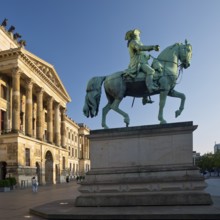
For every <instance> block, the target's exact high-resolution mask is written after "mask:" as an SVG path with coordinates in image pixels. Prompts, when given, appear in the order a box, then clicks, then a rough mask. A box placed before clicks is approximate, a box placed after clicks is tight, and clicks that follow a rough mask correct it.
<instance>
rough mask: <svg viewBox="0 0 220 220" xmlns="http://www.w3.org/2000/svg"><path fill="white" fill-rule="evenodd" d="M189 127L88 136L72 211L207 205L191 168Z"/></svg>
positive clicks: (155, 127)
mask: <svg viewBox="0 0 220 220" xmlns="http://www.w3.org/2000/svg"><path fill="white" fill-rule="evenodd" d="M196 128H197V126H195V125H193V123H192V122H183V123H173V124H165V125H151V126H138V127H130V128H116V129H108V130H94V131H91V134H90V136H89V139H90V159H91V161H92V167H91V170H90V171H89V172H88V174H87V175H86V179H85V181H84V182H83V183H82V184H81V186H80V188H79V191H80V192H81V195H80V196H79V197H77V199H76V203H75V204H76V206H83V207H89V206H148V205H209V204H212V200H211V197H210V195H209V194H207V193H205V192H204V191H203V190H204V189H205V188H206V183H205V182H204V178H203V177H202V176H201V175H200V172H199V170H198V168H197V167H195V166H193V162H192V161H193V160H192V142H193V135H192V134H193V131H194V130H195V129H196Z"/></svg>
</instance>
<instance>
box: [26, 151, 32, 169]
mask: <svg viewBox="0 0 220 220" xmlns="http://www.w3.org/2000/svg"><path fill="white" fill-rule="evenodd" d="M25 165H26V166H30V165H31V160H30V149H29V148H25Z"/></svg>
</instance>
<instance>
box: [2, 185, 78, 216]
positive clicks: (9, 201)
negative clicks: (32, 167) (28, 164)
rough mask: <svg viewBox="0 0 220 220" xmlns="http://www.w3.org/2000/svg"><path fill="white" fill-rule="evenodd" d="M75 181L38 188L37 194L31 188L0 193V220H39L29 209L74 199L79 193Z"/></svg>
mask: <svg viewBox="0 0 220 220" xmlns="http://www.w3.org/2000/svg"><path fill="white" fill-rule="evenodd" d="M78 186H79V185H78V184H77V183H76V182H75V181H71V182H69V183H62V184H57V185H50V186H39V188H38V192H37V193H33V192H32V188H31V187H28V188H26V189H15V190H12V191H10V192H0V220H21V219H22V220H25V219H31V220H32V219H34V220H38V219H41V218H39V217H36V216H32V215H30V214H29V209H30V208H33V207H35V206H38V205H42V204H46V203H49V202H52V201H56V200H62V199H64V198H65V199H73V200H74V199H75V198H76V197H77V196H78V195H79V192H78V190H77V188H78Z"/></svg>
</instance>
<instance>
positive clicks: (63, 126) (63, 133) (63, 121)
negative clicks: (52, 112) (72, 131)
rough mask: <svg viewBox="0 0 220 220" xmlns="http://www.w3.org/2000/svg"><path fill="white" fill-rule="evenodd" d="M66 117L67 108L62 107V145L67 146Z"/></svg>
mask: <svg viewBox="0 0 220 220" xmlns="http://www.w3.org/2000/svg"><path fill="white" fill-rule="evenodd" d="M65 117H66V109H65V108H62V109H61V146H62V147H64V148H66V124H65Z"/></svg>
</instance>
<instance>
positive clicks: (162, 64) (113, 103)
mask: <svg viewBox="0 0 220 220" xmlns="http://www.w3.org/2000/svg"><path fill="white" fill-rule="evenodd" d="M135 30H136V29H135ZM128 41H129V39H128ZM128 44H131V42H130V43H129V42H128ZM143 48H144V50H145V51H147V50H151V49H155V50H158V49H159V46H149V48H148V46H146V47H145V46H143ZM141 51H142V50H141ZM142 56H145V55H144V54H142V55H141V56H137V57H139V58H140V57H142ZM191 57H192V46H191V45H190V44H189V43H188V42H187V40H186V41H185V44H182V43H175V44H173V45H171V46H169V47H167V48H165V49H164V50H163V51H162V52H161V53H160V54H159V55H158V57H157V58H154V59H153V62H152V64H151V66H149V67H150V68H151V69H152V70H153V71H152V72H155V73H153V74H149V73H148V72H147V75H148V74H149V75H150V78H151V77H152V76H153V80H152V79H150V80H149V81H148V78H147V77H146V72H145V71H144V70H143V68H142V65H141V64H142V63H141V64H140V65H139V62H137V65H136V64H135V65H134V70H133V69H132V67H133V65H131V64H132V63H133V61H131V63H130V65H129V68H128V69H127V70H125V71H119V72H116V73H113V74H111V75H108V76H101V77H93V78H92V79H90V80H89V82H88V84H87V90H86V97H85V104H84V107H83V112H84V115H85V116H86V117H94V116H96V115H97V114H98V110H99V103H100V98H101V88H102V84H103V82H104V88H105V93H106V96H107V99H108V103H107V105H106V106H105V107H104V108H103V110H102V127H103V128H108V126H107V124H106V116H107V114H108V112H109V111H110V110H114V111H115V112H117V113H119V114H120V115H122V116H123V117H124V122H125V124H126V126H128V125H129V123H130V119H129V116H128V114H127V113H126V112H124V111H122V110H121V109H120V108H119V104H120V102H121V101H122V99H123V98H124V97H126V96H132V97H142V98H146V97H148V96H150V95H157V94H159V95H160V103H159V113H158V120H159V121H160V123H161V124H164V123H166V120H165V119H164V117H163V109H164V106H165V103H166V98H167V96H170V97H176V98H180V100H181V102H180V106H179V109H178V110H176V112H175V116H176V117H178V116H179V115H180V114H181V112H182V111H183V109H184V104H185V95H184V94H183V93H180V92H177V91H176V90H174V87H175V85H176V80H177V78H178V67H180V68H185V69H186V68H188V67H189V66H190V61H191ZM179 61H180V64H179ZM134 63H135V62H134ZM144 64H145V65H147V64H148V63H144ZM139 67H140V68H139ZM146 81H147V83H146ZM149 84H151V86H149ZM152 84H153V85H154V86H152ZM148 87H150V89H149V88H148ZM154 88H155V89H154ZM148 102H149V101H146V102H143V104H145V103H148ZM150 103H151V102H150Z"/></svg>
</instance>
